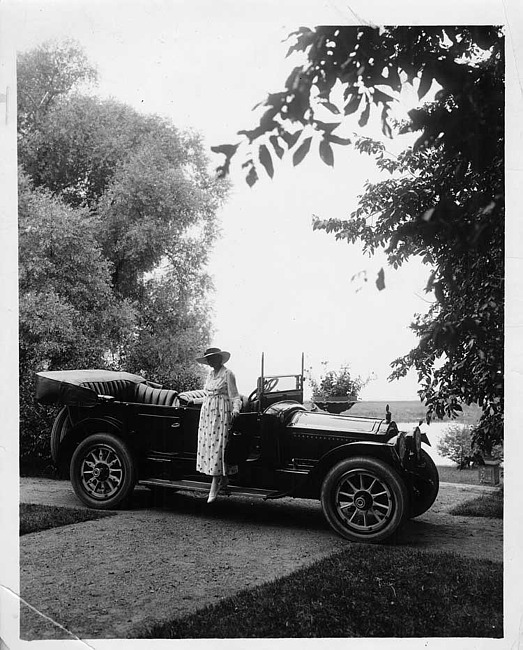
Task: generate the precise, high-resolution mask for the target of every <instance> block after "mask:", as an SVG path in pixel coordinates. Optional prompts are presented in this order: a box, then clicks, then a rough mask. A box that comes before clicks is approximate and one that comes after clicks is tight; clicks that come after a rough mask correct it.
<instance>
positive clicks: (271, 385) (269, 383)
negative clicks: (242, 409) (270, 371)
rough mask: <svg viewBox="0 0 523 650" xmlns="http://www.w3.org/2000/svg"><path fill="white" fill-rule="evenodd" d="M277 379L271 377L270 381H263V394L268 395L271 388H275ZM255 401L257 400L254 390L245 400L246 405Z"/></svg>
mask: <svg viewBox="0 0 523 650" xmlns="http://www.w3.org/2000/svg"><path fill="white" fill-rule="evenodd" d="M278 380H279V378H278V377H271V379H265V380H264V382H263V392H264V393H270V392H271V390H272V389H273V388H275V387H276V386H277V385H278ZM256 399H258V389H257V388H255V389H254V390H253V391H252V393H251V394H250V395H249V397H248V398H247V403H249V404H250V403H252V402H254V401H255V400H256Z"/></svg>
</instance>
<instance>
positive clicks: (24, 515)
mask: <svg viewBox="0 0 523 650" xmlns="http://www.w3.org/2000/svg"><path fill="white" fill-rule="evenodd" d="M113 515H114V513H112V512H101V511H98V510H80V509H79V508H78V509H76V508H59V507H57V506H42V505H39V504H35V503H21V504H20V535H27V533H36V532H38V531H39V530H47V529H48V528H57V527H58V526H69V525H70V524H77V523H79V522H82V521H91V520H92V519H101V518H102V517H112V516H113Z"/></svg>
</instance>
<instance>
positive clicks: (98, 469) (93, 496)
mask: <svg viewBox="0 0 523 650" xmlns="http://www.w3.org/2000/svg"><path fill="white" fill-rule="evenodd" d="M70 476H71V483H72V485H73V488H74V491H75V492H76V495H77V496H78V498H79V499H81V500H82V501H83V502H84V503H85V504H86V505H87V506H89V507H90V508H96V509H100V510H110V509H113V508H117V507H118V506H119V505H121V504H122V503H123V502H124V501H125V500H126V499H127V498H128V497H129V496H130V495H131V493H132V491H133V488H134V484H135V482H136V469H135V465H134V461H133V457H132V454H131V451H130V450H129V448H128V447H127V445H126V444H125V443H124V442H123V441H122V440H120V439H119V438H117V437H116V436H115V435H113V434H110V433H95V434H93V435H90V436H89V437H87V438H85V440H83V441H82V442H81V443H80V444H79V445H78V447H77V448H76V450H75V452H74V454H73V457H72V458H71V470H70Z"/></svg>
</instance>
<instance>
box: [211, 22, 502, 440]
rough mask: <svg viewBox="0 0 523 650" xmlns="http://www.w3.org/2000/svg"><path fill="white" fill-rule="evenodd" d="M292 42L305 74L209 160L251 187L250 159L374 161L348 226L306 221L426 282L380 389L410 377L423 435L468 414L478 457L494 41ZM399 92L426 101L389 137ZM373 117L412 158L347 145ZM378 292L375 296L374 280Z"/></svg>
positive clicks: (359, 31)
mask: <svg viewBox="0 0 523 650" xmlns="http://www.w3.org/2000/svg"><path fill="white" fill-rule="evenodd" d="M290 39H291V40H292V44H291V46H290V50H289V53H290V54H291V53H293V52H299V53H301V54H302V55H304V56H305V57H306V61H305V63H304V64H303V65H300V66H298V67H296V68H295V69H294V70H293V72H292V73H291V74H290V76H289V77H288V79H287V81H286V83H285V88H284V90H283V91H281V92H277V93H272V94H270V95H268V97H267V99H266V100H265V101H264V102H263V104H262V105H261V108H262V109H263V111H264V112H263V115H262V116H261V118H260V121H259V125H258V126H257V127H256V128H254V129H252V130H249V131H240V132H239V134H240V135H241V136H243V138H242V140H241V141H240V142H238V143H236V144H235V145H230V146H229V148H227V146H224V147H222V148H221V153H224V154H225V157H226V160H225V163H224V164H223V165H222V166H221V168H220V169H219V171H220V173H222V174H225V173H227V170H228V169H230V165H231V162H232V158H233V156H236V157H238V158H241V157H242V156H243V158H244V159H245V161H246V162H245V163H243V166H244V167H246V169H248V176H247V181H248V182H249V183H250V184H252V182H253V181H255V179H256V178H257V175H258V171H257V170H258V167H257V166H256V165H255V163H254V162H253V161H254V160H257V159H258V156H256V153H255V151H256V148H259V147H261V146H265V147H266V148H267V149H268V151H269V152H272V151H274V153H275V154H276V155H277V157H278V158H280V157H282V156H284V155H289V156H292V159H293V163H294V164H299V163H300V162H301V160H303V158H304V157H305V156H306V155H307V154H308V153H309V151H313V150H316V149H318V151H319V154H320V157H321V158H322V159H323V161H324V162H325V163H326V164H328V165H330V164H333V159H334V154H333V153H332V155H331V151H333V147H332V145H334V144H336V145H348V144H351V143H353V145H354V146H355V147H356V149H357V150H359V151H360V152H362V153H366V154H368V155H371V156H373V157H374V158H375V160H376V164H377V166H378V168H379V169H380V170H381V171H382V172H383V174H388V178H387V179H385V180H381V181H380V182H378V183H367V185H366V187H365V191H364V194H363V195H362V196H361V197H360V198H359V205H358V207H357V208H356V209H355V210H354V211H353V212H352V213H351V214H350V215H349V217H348V218H347V219H346V220H340V219H319V218H316V219H315V221H314V228H316V229H323V230H326V231H327V232H331V233H333V234H334V235H335V236H336V238H338V239H340V240H346V241H348V242H351V243H354V242H362V243H363V247H364V250H365V251H366V252H368V253H369V254H372V253H374V252H375V251H376V250H379V249H384V251H385V253H386V255H387V257H388V261H389V263H390V264H391V266H392V267H394V268H397V267H399V266H400V265H401V264H403V263H404V262H405V261H406V260H408V259H409V258H411V257H413V256H421V258H422V259H423V261H424V262H425V263H426V264H427V265H429V266H431V267H432V268H433V272H432V274H431V276H430V279H429V282H428V285H427V287H426V289H427V292H428V293H430V294H433V295H434V298H435V302H434V304H433V306H432V308H431V309H430V311H429V312H428V314H426V315H425V316H417V317H416V320H415V321H414V323H413V324H412V328H413V330H414V331H415V332H416V334H417V335H418V337H419V344H418V346H417V347H416V348H415V349H413V350H411V352H410V353H409V354H407V355H406V356H404V357H402V358H400V359H397V360H396V361H394V362H393V368H394V370H393V374H392V377H393V378H398V377H401V376H403V375H405V374H406V373H407V371H408V370H409V369H411V368H414V369H415V370H416V371H417V373H418V377H419V382H420V384H421V389H420V397H421V398H422V399H423V400H424V401H425V404H426V406H427V418H428V420H429V421H430V419H431V418H432V417H434V416H436V417H439V418H442V417H444V416H445V415H447V416H453V415H455V414H456V413H457V412H459V410H460V408H461V407H460V402H465V403H467V404H471V403H477V404H479V405H480V406H481V408H482V409H483V416H482V418H481V420H480V422H479V425H478V427H477V428H476V429H475V430H474V432H473V438H474V442H475V443H477V444H478V445H479V446H480V447H481V448H482V449H483V450H484V451H487V452H488V451H489V450H490V449H491V448H492V446H493V445H495V444H497V443H499V442H500V441H501V440H502V438H503V318H504V316H503V314H504V308H503V303H504V177H503V130H504V114H503V110H504V59H503V35H502V31H501V29H500V28H497V27H485V26H470V27H467V26H458V27H386V28H381V29H374V28H367V27H336V26H334V27H317V28H316V29H314V30H312V29H309V28H306V27H302V28H300V29H299V30H297V31H296V32H294V33H293V34H291V36H290ZM406 85H407V86H408V85H410V86H412V87H413V88H414V89H415V90H416V91H417V94H418V98H419V100H420V101H421V100H422V99H423V98H426V97H427V96H428V93H429V91H430V93H431V95H433V99H432V100H431V101H430V102H427V103H425V104H421V103H420V105H419V106H418V107H417V108H415V109H413V110H411V111H410V113H409V119H408V121H407V122H406V123H404V124H400V125H397V124H396V123H395V122H394V120H393V116H392V109H393V106H394V103H395V102H396V101H397V99H398V98H399V96H400V93H401V91H402V89H403V88H404V86H406ZM376 111H378V114H379V120H380V122H381V126H382V131H383V134H384V135H385V137H390V136H392V135H393V134H394V132H397V133H406V132H409V131H411V132H416V133H418V134H419V135H418V138H417V140H416V142H415V144H414V145H413V147H412V148H410V149H408V150H406V151H404V152H403V153H402V154H400V155H399V156H398V157H395V156H393V155H391V154H389V153H388V152H387V151H386V149H385V146H384V144H383V143H382V142H380V141H376V140H372V139H370V138H368V137H362V136H358V135H356V136H351V137H350V138H348V137H346V135H347V134H346V132H345V131H344V129H346V126H347V124H349V123H350V122H351V121H353V120H354V119H357V120H358V126H359V127H360V128H363V127H365V126H366V125H367V123H368V122H369V120H370V119H371V118H372V116H373V115H374V114H375V113H376ZM327 120H328V121H327ZM394 129H395V131H394ZM271 147H272V148H271ZM282 152H283V153H282ZM263 166H264V167H265V169H267V168H268V157H267V154H266V153H264V164H263ZM270 175H272V174H270ZM377 284H378V288H383V287H384V286H385V283H384V276H383V275H382V276H381V277H379V278H378V281H377Z"/></svg>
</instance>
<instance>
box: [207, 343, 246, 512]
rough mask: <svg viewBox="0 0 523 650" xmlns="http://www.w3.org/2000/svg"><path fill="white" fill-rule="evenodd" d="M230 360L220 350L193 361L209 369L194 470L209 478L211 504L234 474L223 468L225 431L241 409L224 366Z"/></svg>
mask: <svg viewBox="0 0 523 650" xmlns="http://www.w3.org/2000/svg"><path fill="white" fill-rule="evenodd" d="M230 356H231V355H230V353H229V352H226V351H224V350H220V348H208V349H207V350H206V351H205V354H204V355H203V356H202V357H198V359H196V361H198V363H204V364H207V365H209V366H211V371H210V372H209V375H208V377H207V381H206V382H205V386H204V390H205V392H206V396H205V397H204V398H202V410H201V412H200V424H199V426H198V452H197V455H196V470H197V471H198V472H202V473H203V474H207V475H208V476H212V483H211V489H210V492H209V497H208V499H207V503H212V502H213V501H215V500H216V497H217V496H218V492H219V491H220V489H221V488H224V487H226V485H227V483H228V481H229V479H228V478H227V477H228V475H229V474H235V473H236V472H237V471H238V468H237V467H236V466H231V465H227V464H226V463H225V457H224V456H225V447H226V445H227V439H228V437H229V427H230V426H231V424H232V422H233V421H234V419H235V418H236V416H237V415H238V413H239V412H240V409H241V405H242V400H241V397H240V394H239V393H238V389H237V387H236V378H235V376H234V373H233V372H232V370H229V368H226V367H225V366H224V363H225V362H226V361H228V360H229V359H230Z"/></svg>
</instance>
